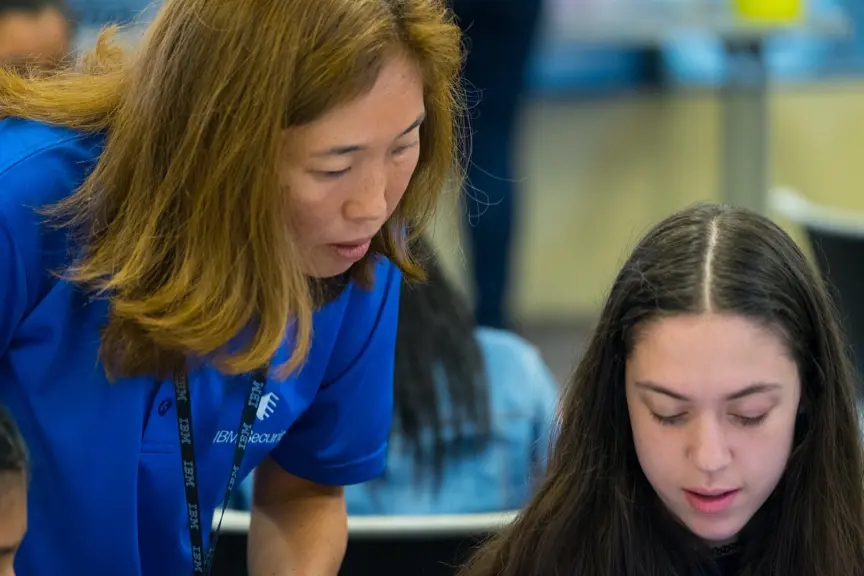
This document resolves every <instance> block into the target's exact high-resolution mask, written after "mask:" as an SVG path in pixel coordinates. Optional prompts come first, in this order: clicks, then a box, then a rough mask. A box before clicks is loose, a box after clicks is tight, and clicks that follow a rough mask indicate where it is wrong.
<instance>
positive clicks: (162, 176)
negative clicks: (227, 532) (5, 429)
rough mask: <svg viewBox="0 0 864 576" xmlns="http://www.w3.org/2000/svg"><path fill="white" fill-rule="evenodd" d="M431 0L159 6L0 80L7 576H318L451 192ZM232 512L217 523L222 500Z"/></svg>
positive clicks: (445, 46) (453, 75) (453, 124)
mask: <svg viewBox="0 0 864 576" xmlns="http://www.w3.org/2000/svg"><path fill="white" fill-rule="evenodd" d="M460 64H461V49H460V34H459V30H458V28H457V27H456V26H455V25H454V24H453V23H452V21H451V16H450V13H449V12H448V11H447V9H446V8H445V7H444V6H443V2H441V1H439V0H220V1H218V2H216V1H213V0H169V1H168V2H167V3H166V4H165V5H164V6H163V7H162V9H161V10H160V12H159V14H158V16H157V17H156V19H155V21H154V22H153V23H152V24H151V26H150V27H149V29H148V31H147V33H146V35H145V37H144V39H143V40H142V43H141V45H140V46H139V47H138V48H137V49H136V50H134V51H128V52H127V51H123V50H122V49H121V48H119V47H118V46H116V45H114V44H112V42H111V37H110V33H108V34H106V35H104V36H103V37H102V38H101V39H100V42H99V44H98V45H97V48H96V50H95V52H94V53H93V54H91V55H89V56H88V57H86V58H85V59H84V60H83V61H82V63H81V64H80V65H79V66H78V67H77V68H70V69H64V70H60V71H57V72H53V73H50V74H45V73H42V74H34V75H33V76H31V77H23V76H19V75H16V74H15V73H13V72H11V71H7V72H0V117H2V120H0V278H2V282H0V401H2V402H3V403H5V404H6V405H7V406H9V408H10V410H11V411H12V413H13V414H14V416H15V418H16V420H17V422H18V424H19V426H20V428H21V431H22V434H23V437H24V439H25V440H26V441H27V443H28V445H29V447H30V452H31V459H32V463H31V471H30V478H29V479H30V483H31V484H30V486H31V487H30V501H29V505H30V517H31V519H32V522H31V530H30V533H29V534H28V536H27V538H26V540H25V542H24V543H23V546H22V547H21V549H20V551H19V553H18V556H17V560H16V568H17V569H18V571H19V572H21V573H24V574H34V575H40V574H45V575H51V576H55V575H56V574H69V573H82V572H86V573H88V574H91V575H98V574H106V575H111V576H116V575H118V574H123V575H127V574H128V575H133V574H141V575H148V574H160V575H162V574H178V573H183V572H186V573H189V572H191V573H193V574H205V573H207V572H208V571H209V567H210V562H211V560H212V553H213V549H214V547H215V534H214V535H211V534H210V530H209V527H210V526H211V522H212V520H213V517H214V513H215V511H216V508H218V507H219V506H221V505H222V504H223V502H224V500H225V496H226V494H227V493H228V492H229V491H230V490H231V489H232V487H233V486H234V485H235V484H236V483H237V482H238V481H239V480H240V479H242V478H243V477H244V476H245V475H246V474H248V472H249V470H251V469H252V468H253V467H257V473H256V485H255V495H254V500H255V501H254V506H253V512H252V525H251V530H250V544H249V546H250V573H251V574H253V575H254V574H289V573H291V574H295V573H296V574H310V575H312V574H314V575H318V574H322V575H323V574H335V573H336V572H337V570H338V566H339V563H340V560H341V558H342V554H343V552H344V548H345V543H346V514H345V506H344V499H343V495H342V488H341V487H342V486H344V485H347V484H352V483H357V482H362V481H365V480H368V479H370V478H372V477H374V476H377V475H378V474H379V473H380V472H381V471H382V470H383V467H384V458H385V452H386V450H385V447H386V439H387V435H388V429H389V426H390V419H391V414H392V377H393V351H394V346H395V331H396V319H397V310H398V295H399V284H400V277H401V274H403V273H404V274H405V275H406V276H409V277H418V276H420V275H421V271H420V269H419V268H418V266H417V265H416V264H415V263H414V261H413V260H412V257H411V253H410V250H409V248H410V246H411V242H412V236H411V235H412V234H415V233H420V232H421V231H422V230H423V229H424V227H425V225H426V223H427V221H428V219H429V217H430V214H431V212H432V210H433V208H434V206H435V204H436V199H437V197H438V195H439V194H440V193H441V191H442V190H443V189H444V188H445V187H446V186H448V185H449V184H451V183H456V182H457V181H458V176H459V166H458V157H459V155H458V147H457V143H458V136H459V129H458V127H459V125H458V119H459V117H460V115H459V112H460V110H461V106H460V98H459V95H458V85H459V82H458V72H459V67H460ZM223 510H224V508H223Z"/></svg>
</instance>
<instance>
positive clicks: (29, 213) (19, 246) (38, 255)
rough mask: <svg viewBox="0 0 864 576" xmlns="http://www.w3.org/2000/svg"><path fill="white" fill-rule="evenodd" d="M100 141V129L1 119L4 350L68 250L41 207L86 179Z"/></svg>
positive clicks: (0, 317) (0, 336)
mask: <svg viewBox="0 0 864 576" xmlns="http://www.w3.org/2000/svg"><path fill="white" fill-rule="evenodd" d="M101 145H102V138H101V137H100V136H96V135H86V134H83V133H79V132H75V131H73V130H68V129H64V128H56V127H51V126H47V125H45V124H41V123H38V122H33V121H29V120H20V119H17V118H5V119H3V120H0V278H3V281H2V282H0V303H2V304H0V354H2V352H3V351H4V350H5V349H6V347H7V346H8V344H9V338H10V337H11V333H12V330H13V329H14V327H15V326H16V325H17V324H18V322H19V321H20V320H21V318H22V317H23V316H24V314H26V311H27V310H29V309H30V308H32V307H33V306H34V305H35V304H36V302H37V301H38V300H39V298H41V297H42V296H43V295H44V294H45V293H46V291H47V288H48V286H49V284H50V283H51V282H54V281H56V277H55V276H54V273H55V272H57V271H59V270H60V269H61V267H62V265H63V263H64V261H65V259H66V258H67V256H68V248H69V247H68V245H67V234H66V233H65V231H62V230H58V229H55V228H52V226H51V224H50V223H49V222H46V216H45V215H44V214H42V213H41V210H43V209H45V208H47V207H49V206H51V205H53V204H56V203H57V202H60V201H61V200H64V199H65V198H67V197H68V196H69V195H70V194H71V193H72V192H73V191H75V190H76V189H77V188H78V187H79V186H80V185H81V184H82V182H83V181H84V180H85V178H86V176H87V174H88V172H89V170H91V169H92V167H93V166H94V165H95V163H96V160H97V159H98V156H99V152H100V150H101Z"/></svg>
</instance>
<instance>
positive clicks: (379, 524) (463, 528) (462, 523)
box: [213, 510, 517, 539]
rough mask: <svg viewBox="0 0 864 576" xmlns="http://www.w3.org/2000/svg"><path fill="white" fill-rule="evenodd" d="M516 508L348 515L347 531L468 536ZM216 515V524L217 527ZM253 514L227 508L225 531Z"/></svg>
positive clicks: (355, 534) (240, 530)
mask: <svg viewBox="0 0 864 576" xmlns="http://www.w3.org/2000/svg"><path fill="white" fill-rule="evenodd" d="M516 515H517V512H515V511H511V512H494V513H488V514H454V515H435V516H349V517H348V533H349V536H350V537H351V538H393V537H398V538H406V539H408V538H428V537H430V536H433V537H452V536H469V535H472V534H484V533H489V532H492V531H495V530H498V529H500V528H503V527H504V526H506V525H508V524H510V523H511V522H512V521H513V520H514V519H515V518H516ZM216 521H218V515H217V518H214V524H213V527H214V529H215V527H216ZM250 521H251V514H250V513H249V512H242V511H239V510H226V511H225V517H224V518H223V520H222V533H224V534H245V533H247V532H248V531H249V523H250Z"/></svg>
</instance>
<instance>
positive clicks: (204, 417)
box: [0, 118, 400, 576]
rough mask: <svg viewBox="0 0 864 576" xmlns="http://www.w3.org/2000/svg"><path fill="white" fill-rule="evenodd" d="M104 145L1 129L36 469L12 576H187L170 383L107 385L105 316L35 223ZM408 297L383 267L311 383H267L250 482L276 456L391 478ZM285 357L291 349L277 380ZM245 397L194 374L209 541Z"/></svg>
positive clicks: (0, 169)
mask: <svg viewBox="0 0 864 576" xmlns="http://www.w3.org/2000/svg"><path fill="white" fill-rule="evenodd" d="M102 142H103V139H102V137H101V136H94V135H84V134H80V133H77V132H74V131H71V130H66V129H60V128H55V127H49V126H46V125H44V124H40V123H36V122H30V121H23V120H19V119H14V118H8V119H5V120H2V121H0V402H2V403H3V404H5V405H6V406H8V408H9V409H10V411H11V412H12V413H13V415H14V416H15V419H16V420H17V422H18V425H19V426H20V428H21V432H22V434H23V436H24V439H25V440H26V442H27V444H28V447H29V450H30V455H31V460H32V468H31V475H30V490H29V532H28V534H27V536H26V538H25V539H24V542H23V545H22V547H21V550H20V551H19V553H18V555H17V558H16V562H15V569H16V571H17V573H18V574H26V575H27V576H43V575H44V576H58V575H64V576H67V575H68V576H75V575H78V574H86V575H87V576H103V575H104V576H121V575H122V576H142V575H158V576H174V575H177V576H187V575H188V574H190V573H191V572H192V561H191V552H190V542H189V531H188V519H187V512H186V499H185V493H184V477H183V473H182V468H181V460H180V452H179V440H178V430H177V414H176V410H175V407H174V392H173V382H172V381H170V380H166V381H159V380H156V379H154V378H149V377H139V378H126V379H121V380H119V381H117V382H115V383H112V384H109V383H108V381H107V380H106V377H105V373H104V370H103V368H102V366H101V364H100V362H99V361H98V348H99V330H100V328H101V327H102V326H103V325H104V324H105V322H106V318H107V303H106V302H105V301H104V300H101V299H94V298H91V297H89V296H88V295H87V294H84V293H83V292H82V291H80V290H79V289H78V288H77V287H75V286H73V285H71V284H69V283H67V282H65V281H62V280H59V279H58V278H57V276H56V275H55V274H53V273H54V272H58V271H62V270H63V269H64V267H65V266H66V265H67V264H68V261H67V255H68V250H69V245H68V244H69V238H68V236H67V233H66V231H65V230H58V229H56V228H52V227H49V226H46V225H45V223H44V222H43V218H42V217H41V216H39V215H37V214H36V212H34V209H37V208H40V207H44V206H46V205H50V204H53V203H56V202H57V201H59V200H61V199H63V198H65V197H67V196H68V195H69V194H70V193H71V192H72V191H73V190H75V189H76V188H77V187H78V186H79V185H80V184H81V183H82V182H83V181H84V179H85V178H86V176H87V174H88V173H89V171H90V169H91V168H92V167H93V166H94V165H95V163H96V161H97V159H98V157H99V154H100V151H101V148H102ZM399 285H400V274H399V272H398V270H397V269H396V268H395V266H393V265H392V264H391V263H390V262H388V261H386V260H383V259H382V260H381V261H379V262H378V264H377V266H376V269H375V282H374V287H373V288H372V289H370V290H366V289H362V288H360V287H359V286H356V285H354V284H349V286H348V287H347V288H346V289H345V290H344V292H343V293H342V294H341V295H340V296H339V298H338V299H336V300H335V301H333V302H331V303H329V304H328V305H326V306H324V307H322V308H321V309H320V310H318V311H317V312H316V313H315V315H314V327H313V333H314V337H313V341H312V349H311V352H310V354H309V357H308V359H307V361H306V363H305V365H304V366H303V369H302V371H300V372H299V373H296V374H294V375H292V376H290V377H289V378H287V379H279V378H277V377H276V376H275V375H271V378H269V379H268V381H267V382H266V385H265V388H264V391H263V392H264V393H263V396H262V398H261V405H262V406H263V407H264V409H262V410H259V412H258V414H257V417H256V420H255V422H254V425H253V428H252V434H251V435H250V438H249V442H248V447H247V450H246V454H245V459H244V461H243V463H242V468H241V472H240V477H241V478H242V477H244V476H246V475H247V474H248V473H249V471H250V470H251V469H252V468H253V467H255V466H256V465H257V464H259V463H260V462H261V461H262V460H263V459H264V458H265V457H267V456H270V457H272V458H273V459H274V460H275V461H276V462H278V463H279V464H280V465H281V466H282V467H283V468H284V469H285V470H287V471H289V472H291V473H292V474H294V475H296V476H299V477H302V478H306V479H309V480H312V481H315V482H318V483H322V484H329V485H344V484H350V483H353V482H363V481H365V480H368V479H370V478H373V477H376V476H378V475H379V474H381V472H382V471H383V469H384V465H385V456H386V443H387V439H388V434H389V429H390V422H391V420H392V414H393V402H392V400H393V355H394V349H395V339H396V322H397V315H398V302H399ZM287 321H288V319H287V318H286V322H287ZM289 342H290V339H289ZM289 354H290V346H289V344H288V343H286V345H285V346H283V347H282V348H281V349H280V351H279V352H278V353H277V355H276V357H275V359H274V365H279V364H281V363H282V362H284V361H285V360H286V359H287V358H288V356H289ZM249 382H250V380H249V379H248V378H245V377H242V376H241V377H225V376H223V375H221V374H220V373H218V372H217V371H216V370H214V369H212V368H210V367H206V366H205V367H204V368H201V369H200V370H196V371H193V372H192V373H191V374H190V375H189V388H190V393H191V397H192V411H193V426H194V427H193V433H194V438H195V448H196V462H197V466H198V480H199V494H200V500H201V510H200V516H201V522H202V524H203V525H204V526H209V524H210V522H211V521H212V516H213V512H214V509H215V508H216V506H218V505H220V504H221V499H222V497H223V496H224V491H225V489H226V486H227V484H228V478H229V474H230V471H231V463H232V460H233V454H234V444H233V440H234V437H235V436H236V432H237V428H238V424H239V420H240V414H241V411H242V408H243V404H244V401H245V395H246V392H247V390H248V386H249ZM207 536H208V534H207V531H206V530H205V547H206V546H207Z"/></svg>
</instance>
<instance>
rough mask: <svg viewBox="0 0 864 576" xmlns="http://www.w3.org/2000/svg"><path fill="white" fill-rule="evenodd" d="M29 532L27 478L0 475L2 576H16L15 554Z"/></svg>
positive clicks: (19, 474)
mask: <svg viewBox="0 0 864 576" xmlns="http://www.w3.org/2000/svg"><path fill="white" fill-rule="evenodd" d="M26 532H27V478H26V476H25V474H23V473H20V472H6V473H3V474H0V576H14V574H15V569H14V568H13V563H14V561H15V552H17V551H18V546H20V545H21V540H23V539H24V534H25V533H26Z"/></svg>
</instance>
